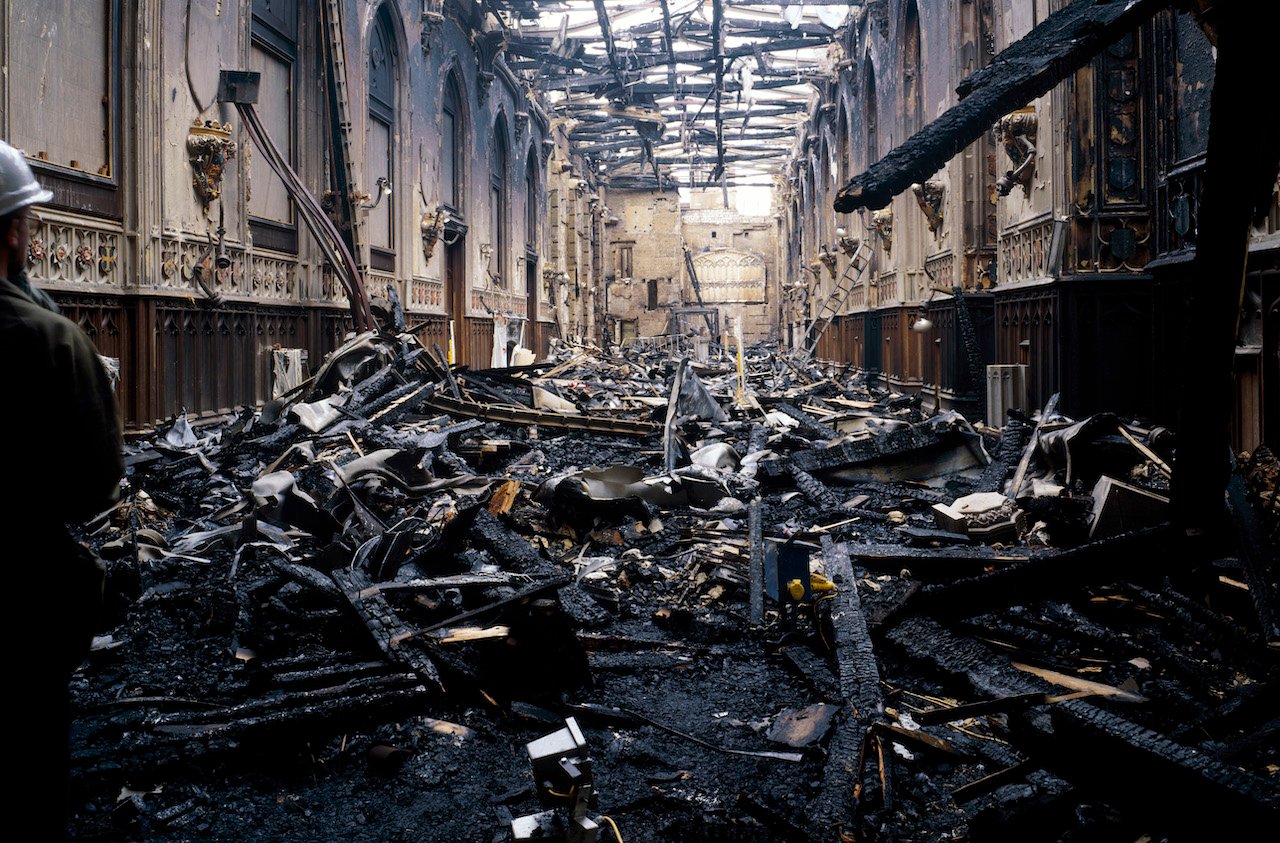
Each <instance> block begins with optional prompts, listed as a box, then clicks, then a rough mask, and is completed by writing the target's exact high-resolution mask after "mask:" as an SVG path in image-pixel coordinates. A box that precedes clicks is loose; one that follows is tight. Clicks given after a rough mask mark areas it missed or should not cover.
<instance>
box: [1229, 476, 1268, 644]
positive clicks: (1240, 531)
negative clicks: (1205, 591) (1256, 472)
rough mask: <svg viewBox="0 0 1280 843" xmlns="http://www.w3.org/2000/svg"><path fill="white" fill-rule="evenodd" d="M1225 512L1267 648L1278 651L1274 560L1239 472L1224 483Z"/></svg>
mask: <svg viewBox="0 0 1280 843" xmlns="http://www.w3.org/2000/svg"><path fill="white" fill-rule="evenodd" d="M1227 511H1228V512H1229V513H1230V514H1231V519H1232V521H1233V522H1234V523H1235V532H1236V536H1237V541H1238V542H1239V545H1240V556H1241V558H1242V561H1243V562H1244V570H1245V574H1246V575H1247V576H1248V579H1249V597H1250V599H1251V600H1253V610H1254V612H1255V613H1256V614H1257V616H1258V626H1259V628H1260V629H1261V630H1262V639H1263V640H1264V641H1265V642H1266V644H1267V647H1268V648H1270V649H1273V650H1280V588H1277V580H1276V564H1275V556H1274V555H1273V554H1272V553H1271V552H1269V550H1268V548H1267V542H1266V539H1264V538H1263V536H1262V528H1261V526H1260V525H1259V524H1258V516H1257V514H1256V513H1255V512H1254V511H1253V506H1252V504H1250V503H1249V497H1248V493H1247V492H1246V490H1245V485H1244V478H1243V477H1241V476H1240V473H1239V472H1234V473H1232V475H1231V480H1230V481H1229V482H1228V483H1227Z"/></svg>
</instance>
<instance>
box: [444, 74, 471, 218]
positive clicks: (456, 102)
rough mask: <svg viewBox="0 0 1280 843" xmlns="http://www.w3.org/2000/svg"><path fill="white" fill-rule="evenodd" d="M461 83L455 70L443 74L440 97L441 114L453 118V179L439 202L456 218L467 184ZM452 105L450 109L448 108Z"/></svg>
mask: <svg viewBox="0 0 1280 843" xmlns="http://www.w3.org/2000/svg"><path fill="white" fill-rule="evenodd" d="M462 90H463V88H462V82H461V80H460V79H459V78H458V71H457V69H456V68H451V69H450V70H449V72H448V73H446V74H445V80H444V88H443V89H442V92H441V97H440V112H441V114H442V115H443V114H449V115H451V116H452V117H453V134H452V136H451V139H452V141H453V160H452V161H451V162H449V165H450V170H451V174H452V177H453V191H452V195H450V196H441V197H440V201H441V204H443V205H444V206H445V207H446V208H448V209H449V210H450V211H452V212H454V213H455V214H457V215H458V216H462V215H463V212H464V210H465V206H466V197H467V184H466V167H465V166H463V160H462V152H463V150H464V149H465V144H464V143H463V139H464V138H465V137H466V121H467V118H466V106H465V102H464V101H463V97H462ZM451 105H452V108H450V106H451ZM441 123H442V125H441V131H440V137H441V150H440V157H441V159H442V160H441V170H443V169H444V166H443V165H444V161H443V158H444V146H443V139H444V137H445V134H446V133H445V131H444V126H443V119H442V120H441Z"/></svg>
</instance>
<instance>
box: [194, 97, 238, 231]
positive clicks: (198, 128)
mask: <svg viewBox="0 0 1280 843" xmlns="http://www.w3.org/2000/svg"><path fill="white" fill-rule="evenodd" d="M187 154H188V155H189V156H190V158H191V169H192V179H191V185H192V187H194V188H195V191H196V197H197V198H198V199H199V200H200V204H201V206H202V207H203V209H204V211H205V213H208V211H209V203H211V202H213V200H215V199H217V198H218V197H219V196H221V195H222V174H223V170H224V169H225V168H226V166H227V161H228V160H230V159H232V158H235V157H236V142H235V141H233V140H232V139H231V124H230V123H218V121H216V120H197V121H195V122H194V123H193V124H192V125H191V130H190V131H189V132H188V134H187Z"/></svg>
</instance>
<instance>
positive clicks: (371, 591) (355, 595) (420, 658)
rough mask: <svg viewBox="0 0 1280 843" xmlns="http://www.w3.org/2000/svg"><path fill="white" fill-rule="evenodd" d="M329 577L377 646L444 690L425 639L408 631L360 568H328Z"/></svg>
mask: <svg viewBox="0 0 1280 843" xmlns="http://www.w3.org/2000/svg"><path fill="white" fill-rule="evenodd" d="M330 576H332V577H333V581H334V582H335V583H337V584H338V587H339V588H341V589H342V593H343V595H344V596H345V597H346V598H347V600H348V601H349V602H350V603H351V607H352V608H353V609H355V612H356V614H357V615H359V616H360V620H362V621H363V622H364V625H365V627H366V628H368V630H369V634H370V635H372V636H373V640H374V641H375V642H376V643H377V645H378V648H379V649H380V650H382V652H383V653H384V654H385V655H386V656H387V658H389V659H391V660H392V661H396V662H399V663H401V664H403V665H405V666H406V667H408V668H409V669H410V670H412V671H413V672H414V673H416V674H417V675H418V676H420V677H421V678H422V679H423V680H424V681H425V682H427V683H428V686H429V687H430V688H431V689H432V690H433V691H436V692H441V691H443V690H444V685H443V683H442V682H441V681H440V671H439V670H438V669H437V668H436V665H435V662H434V660H433V658H432V655H431V654H430V652H429V648H430V642H429V641H428V640H427V639H424V638H420V637H417V636H413V635H412V630H410V629H409V627H407V626H405V624H404V621H402V620H401V619H400V616H399V615H397V614H396V612H395V610H394V609H392V608H391V604H390V603H389V602H387V598H386V596H385V595H383V594H382V592H380V591H378V590H377V589H376V588H371V586H372V585H373V583H372V582H371V581H370V580H369V578H368V577H367V576H365V574H364V572H362V571H356V570H348V569H346V568H338V569H336V570H334V571H331V572H330Z"/></svg>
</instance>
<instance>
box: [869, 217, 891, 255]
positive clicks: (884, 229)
mask: <svg viewBox="0 0 1280 843" xmlns="http://www.w3.org/2000/svg"><path fill="white" fill-rule="evenodd" d="M871 229H872V230H873V231H874V232H875V233H876V234H878V235H879V236H880V239H881V240H882V241H884V253H885V254H886V255H890V254H892V253H893V211H892V210H890V209H888V208H885V209H883V210H880V211H875V212H873V213H872V214H871Z"/></svg>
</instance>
